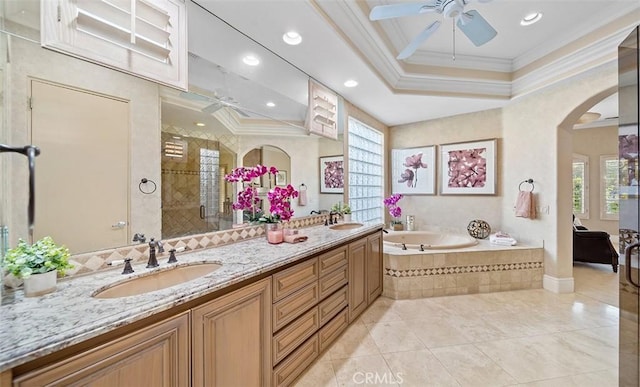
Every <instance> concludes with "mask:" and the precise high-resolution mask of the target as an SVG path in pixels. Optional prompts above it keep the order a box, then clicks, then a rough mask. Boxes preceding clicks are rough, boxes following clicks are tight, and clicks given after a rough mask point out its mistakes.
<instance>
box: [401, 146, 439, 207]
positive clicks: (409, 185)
mask: <svg viewBox="0 0 640 387" xmlns="http://www.w3.org/2000/svg"><path fill="white" fill-rule="evenodd" d="M391 191H392V192H393V193H400V194H404V195H412V194H413V195H435V194H436V146H435V145H430V146H423V147H419V148H407V149H392V150H391Z"/></svg>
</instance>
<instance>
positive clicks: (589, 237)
mask: <svg viewBox="0 0 640 387" xmlns="http://www.w3.org/2000/svg"><path fill="white" fill-rule="evenodd" d="M573 261H574V262H590V263H605V264H609V265H611V267H613V272H614V273H617V272H618V253H617V252H616V249H615V248H614V247H613V244H612V243H611V239H610V238H609V234H608V233H606V232H604V231H590V230H589V229H587V228H586V227H584V226H574V227H573Z"/></svg>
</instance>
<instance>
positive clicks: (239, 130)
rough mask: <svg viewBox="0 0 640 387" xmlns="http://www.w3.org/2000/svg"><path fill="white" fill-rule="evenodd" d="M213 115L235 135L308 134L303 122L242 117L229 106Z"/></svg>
mask: <svg viewBox="0 0 640 387" xmlns="http://www.w3.org/2000/svg"><path fill="white" fill-rule="evenodd" d="M213 116H214V117H215V118H216V119H217V120H218V121H220V123H221V124H222V125H224V126H225V127H226V128H227V129H229V131H230V132H231V133H233V134H235V135H237V136H266V135H269V136H272V135H273V136H303V137H308V136H309V132H308V130H307V129H306V128H305V127H304V122H286V121H276V120H269V119H255V118H243V117H241V116H240V115H239V114H238V113H237V112H236V111H235V110H233V109H230V108H224V109H220V110H218V111H217V112H215V113H214V114H213Z"/></svg>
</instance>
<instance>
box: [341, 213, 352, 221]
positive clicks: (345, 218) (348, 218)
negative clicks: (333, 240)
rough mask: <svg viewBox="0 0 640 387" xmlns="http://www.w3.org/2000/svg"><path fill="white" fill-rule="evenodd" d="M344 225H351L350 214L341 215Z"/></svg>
mask: <svg viewBox="0 0 640 387" xmlns="http://www.w3.org/2000/svg"><path fill="white" fill-rule="evenodd" d="M342 219H344V222H345V223H351V214H342Z"/></svg>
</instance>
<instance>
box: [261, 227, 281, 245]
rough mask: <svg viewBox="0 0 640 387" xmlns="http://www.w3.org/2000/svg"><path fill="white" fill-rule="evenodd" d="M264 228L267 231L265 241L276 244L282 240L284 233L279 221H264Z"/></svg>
mask: <svg viewBox="0 0 640 387" xmlns="http://www.w3.org/2000/svg"><path fill="white" fill-rule="evenodd" d="M265 230H266V232H267V242H269V243H271V244H273V245H277V244H279V243H282V241H283V240H284V233H283V230H282V224H280V223H266V224H265Z"/></svg>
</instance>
